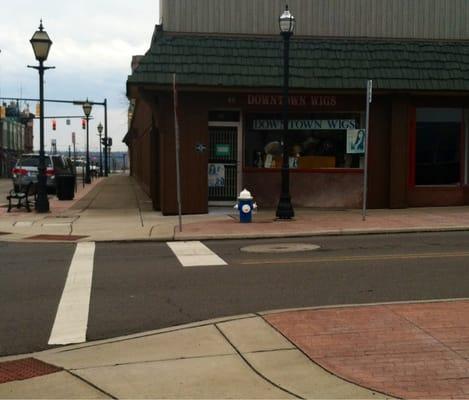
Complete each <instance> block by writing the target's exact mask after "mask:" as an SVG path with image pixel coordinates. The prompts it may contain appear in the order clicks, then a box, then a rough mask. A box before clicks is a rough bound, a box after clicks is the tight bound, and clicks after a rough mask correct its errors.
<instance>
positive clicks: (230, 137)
mask: <svg viewBox="0 0 469 400" xmlns="http://www.w3.org/2000/svg"><path fill="white" fill-rule="evenodd" d="M237 155H238V128H236V127H210V128H209V164H208V200H209V201H232V200H233V201H234V200H236V196H237V192H236V191H237V187H236V183H237V167H236V164H237Z"/></svg>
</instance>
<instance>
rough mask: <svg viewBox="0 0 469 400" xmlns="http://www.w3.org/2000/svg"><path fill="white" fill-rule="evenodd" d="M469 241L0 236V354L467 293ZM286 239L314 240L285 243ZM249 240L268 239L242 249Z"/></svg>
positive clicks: (464, 236)
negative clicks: (301, 247) (303, 310)
mask: <svg viewBox="0 0 469 400" xmlns="http://www.w3.org/2000/svg"><path fill="white" fill-rule="evenodd" d="M468 241H469V232H453V233H427V234H394V235H365V236H337V237H312V238H301V239H299V238H296V239H295V238H290V239H268V240H267V239H264V240H225V241H206V242H203V244H202V243H200V242H192V243H185V244H184V242H178V244H176V245H173V244H172V243H169V244H168V243H165V242H147V243H137V242H135V243H132V242H128V243H96V244H94V243H78V244H74V243H70V244H63V243H29V244H28V243H7V242H2V243H0V254H1V259H2V262H1V264H0V274H1V276H2V279H1V280H0V293H2V295H1V297H2V301H1V302H0V313H1V315H2V324H1V325H0V355H2V356H4V355H12V354H20V353H28V352H32V351H37V350H41V349H46V348H48V347H49V346H54V345H57V344H63V341H64V340H65V341H66V340H67V338H68V337H70V335H71V336H72V337H74V336H73V335H74V334H75V333H76V332H74V331H75V330H77V331H80V332H81V333H80V334H82V335H83V340H86V341H92V340H96V339H103V338H111V337H116V336H121V335H125V334H130V333H138V332H144V331H148V330H153V329H159V328H164V327H169V326H174V325H179V324H184V323H188V322H195V321H202V320H206V319H210V318H217V317H224V316H232V315H239V314H244V313H251V312H259V311H265V310H274V309H285V308H296V307H309V306H323V305H340V304H365V303H376V302H395V301H407V300H429V299H450V298H467V297H469V285H468V284H467V282H468V281H469V268H468V266H469V249H468V246H467V243H468ZM291 244H314V245H318V246H319V248H318V249H317V250H313V251H306V252H293V253H284V252H283V251H285V250H286V249H287V248H288V247H289V245H291ZM253 245H270V246H273V247H272V250H271V251H269V252H267V253H252V252H244V251H241V250H240V249H241V248H243V247H245V246H253ZM194 254H195V256H194ZM87 257H88V258H89V259H87ZM72 269H73V271H72ZM70 275H73V277H74V279H75V280H78V281H79V282H82V281H81V280H80V279H82V278H83V277H85V278H86V279H88V280H89V285H88V289H87V290H83V291H82V286H87V285H86V284H85V285H81V286H80V287H79V288H78V289H77V288H74V287H73V285H74V279H71V277H70ZM73 277H72V278H73ZM77 277H78V279H76V278H77ZM67 296H68V297H67ZM67 302H68V303H67ZM77 305H79V307H81V308H78V309H75V308H74V307H76V306H77ZM67 307H69V308H67ZM70 307H71V308H70ZM64 310H68V311H66V312H64ZM70 310H72V311H70ZM67 318H68V319H67ZM80 324H81V325H80ZM64 332H65V333H64ZM76 337H78V338H79V337H80V335H79V334H77V335H76ZM64 338H65V339H64ZM76 341H79V340H76ZM49 343H51V344H50V345H49Z"/></svg>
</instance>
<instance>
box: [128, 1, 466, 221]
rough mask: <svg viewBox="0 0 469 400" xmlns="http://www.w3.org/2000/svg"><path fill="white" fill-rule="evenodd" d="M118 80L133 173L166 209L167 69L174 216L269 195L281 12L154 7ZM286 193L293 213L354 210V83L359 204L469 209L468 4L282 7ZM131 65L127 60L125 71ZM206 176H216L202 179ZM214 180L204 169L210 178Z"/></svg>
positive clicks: (243, 6)
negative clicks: (145, 35)
mask: <svg viewBox="0 0 469 400" xmlns="http://www.w3.org/2000/svg"><path fill="white" fill-rule="evenodd" d="M160 5H161V12H160V15H161V24H160V25H157V26H156V28H155V32H154V34H153V37H152V41H151V46H150V48H149V50H148V51H147V53H146V54H145V55H144V56H143V57H141V58H139V59H138V63H136V62H134V63H133V69H132V74H131V75H130V76H129V77H128V80H127V95H128V97H129V99H130V100H131V101H132V110H131V111H132V118H131V121H130V126H129V131H128V133H127V135H126V137H125V139H124V140H125V142H126V143H127V145H128V146H129V154H130V165H131V172H132V174H133V175H134V176H135V177H136V179H137V180H138V182H139V183H140V184H141V185H142V188H143V189H144V190H145V191H146V192H147V193H148V194H149V195H150V196H151V198H152V200H153V206H154V208H155V209H157V210H161V211H162V212H163V213H164V214H174V213H176V212H177V203H176V172H175V171H176V167H175V140H174V106H173V92H172V80H173V74H174V73H176V79H177V88H178V99H179V100H178V118H179V125H180V137H181V171H182V172H181V173H182V205H183V212H184V213H205V212H207V210H208V206H209V205H210V204H233V203H234V201H235V198H236V195H237V193H239V192H240V191H241V189H242V188H244V187H246V188H248V189H249V190H250V191H251V192H252V193H253V194H254V196H255V197H256V200H257V203H258V204H259V206H260V207H264V208H266V207H274V206H275V205H276V204H277V202H278V198H279V195H280V169H279V166H280V165H281V162H282V160H281V148H282V147H281V144H280V139H281V134H280V133H281V130H280V128H281V109H282V97H281V94H282V84H283V80H282V77H283V59H282V40H281V37H280V35H279V28H278V17H279V15H280V14H281V13H282V11H283V9H284V6H285V2H284V1H280V0H256V1H252V0H216V1H215V0H161V1H160ZM289 5H290V10H291V12H292V14H293V15H295V17H296V20H297V29H296V33H295V35H294V36H293V38H292V40H291V52H290V54H291V68H290V99H289V103H290V118H291V123H290V128H289V129H290V130H289V138H288V144H289V149H290V158H291V162H290V165H291V194H292V202H293V205H294V206H296V207H298V206H302V207H337V208H358V207H359V206H360V204H361V201H362V192H363V172H364V171H363V159H364V156H363V153H361V151H359V150H357V149H361V148H362V147H363V146H358V145H357V143H358V142H359V141H360V140H362V139H363V128H364V127H365V105H366V104H365V87H366V81H367V80H368V79H372V80H373V82H374V88H375V91H374V99H373V104H372V108H371V121H370V132H369V139H370V148H369V157H370V159H369V160H370V164H369V165H370V171H369V181H368V185H369V192H368V203H369V205H370V206H371V207H374V208H405V207H413V206H440V205H441V206H445V205H463V204H469V162H468V160H469V1H467V0H432V1H428V0H380V1H373V0H291V1H290V2H289ZM134 61H135V60H134ZM211 171H212V172H213V171H216V174H217V176H209V174H210V172H211ZM214 173H215V172H214Z"/></svg>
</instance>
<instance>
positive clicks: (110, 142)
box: [107, 137, 112, 147]
mask: <svg viewBox="0 0 469 400" xmlns="http://www.w3.org/2000/svg"><path fill="white" fill-rule="evenodd" d="M107 145H108V146H109V147H111V146H112V137H110V138H107Z"/></svg>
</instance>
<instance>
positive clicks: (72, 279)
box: [49, 243, 95, 344]
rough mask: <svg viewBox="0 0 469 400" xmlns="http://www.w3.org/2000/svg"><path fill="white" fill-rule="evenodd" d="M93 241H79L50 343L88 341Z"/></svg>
mask: <svg viewBox="0 0 469 400" xmlns="http://www.w3.org/2000/svg"><path fill="white" fill-rule="evenodd" d="M94 252H95V244H94V243H78V244H77V247H76V249H75V254H74V255H73V259H72V263H71V264H70V269H69V271H68V275H67V280H66V282H65V287H64V290H63V292H62V297H61V299H60V303H59V307H58V309H57V314H56V316H55V321H54V325H53V327H52V332H51V335H50V338H49V344H70V343H83V342H85V341H86V330H87V327H88V313H89V306H90V296H91V282H92V276H93V264H94Z"/></svg>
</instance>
